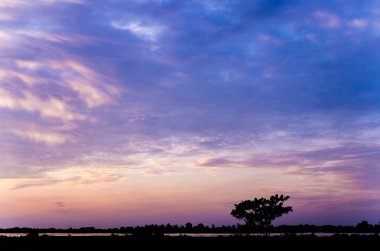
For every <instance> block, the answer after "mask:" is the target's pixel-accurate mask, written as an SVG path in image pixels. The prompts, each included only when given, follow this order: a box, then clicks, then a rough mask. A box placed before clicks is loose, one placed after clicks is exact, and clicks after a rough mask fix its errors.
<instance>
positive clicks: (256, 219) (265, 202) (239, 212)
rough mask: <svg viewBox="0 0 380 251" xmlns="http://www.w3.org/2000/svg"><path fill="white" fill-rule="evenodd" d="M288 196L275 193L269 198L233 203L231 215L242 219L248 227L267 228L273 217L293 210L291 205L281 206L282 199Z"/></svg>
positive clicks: (286, 198) (284, 199)
mask: <svg viewBox="0 0 380 251" xmlns="http://www.w3.org/2000/svg"><path fill="white" fill-rule="evenodd" d="M289 198H290V197H289V196H284V195H280V196H279V195H278V194H276V195H272V196H271V197H270V198H269V199H266V198H260V199H258V198H254V199H253V200H244V201H242V202H240V203H239V204H235V209H233V210H232V211H231V215H232V216H233V217H235V218H237V219H239V220H242V219H243V220H244V221H245V222H246V224H247V226H248V227H263V228H268V227H270V226H271V225H272V221H273V220H274V219H276V218H278V217H280V216H282V215H283V214H287V213H289V212H292V211H293V208H292V207H284V206H283V203H284V201H286V200H288V199H289Z"/></svg>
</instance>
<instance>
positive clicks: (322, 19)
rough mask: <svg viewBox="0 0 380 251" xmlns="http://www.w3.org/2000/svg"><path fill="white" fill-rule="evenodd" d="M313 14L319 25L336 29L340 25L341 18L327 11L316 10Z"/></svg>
mask: <svg viewBox="0 0 380 251" xmlns="http://www.w3.org/2000/svg"><path fill="white" fill-rule="evenodd" d="M314 16H315V17H316V18H317V20H318V22H319V24H320V25H322V26H324V27H326V28H329V29H336V28H339V27H341V25H342V20H341V19H340V18H339V17H338V16H337V15H335V14H334V13H331V12H329V11H324V10H318V11H316V12H314Z"/></svg>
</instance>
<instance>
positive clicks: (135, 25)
mask: <svg viewBox="0 0 380 251" xmlns="http://www.w3.org/2000/svg"><path fill="white" fill-rule="evenodd" d="M379 44H380V1H377V0H365V1H363V0H334V1H325V0H313V1H301V0H255V1H250V0H91V1H90V0H35V1H29V0H0V160H1V161H0V227H3V228H5V227H16V226H19V227H22V226H27V227H60V228H68V227H82V226H95V227H121V226H129V225H143V224H166V223H172V224H184V223H186V222H192V223H193V224H198V223H200V222H202V223H203V224H215V225H221V224H236V223H238V221H237V220H235V219H233V217H232V216H231V215H230V212H231V210H232V209H233V206H234V204H236V203H238V202H240V201H242V200H247V199H253V198H255V197H262V196H263V197H268V196H270V195H273V194H276V193H279V194H284V195H289V196H290V199H289V200H288V201H287V202H286V205H291V206H293V210H294V212H293V213H291V214H288V215H286V216H283V217H282V218H280V219H279V220H277V221H276V222H275V224H319V225H321V224H341V225H355V224H356V223H358V222H359V221H361V220H368V221H369V222H370V223H378V222H379V220H380V215H379V212H380V182H379V181H380V116H379V114H380V82H379V81H380V47H379Z"/></svg>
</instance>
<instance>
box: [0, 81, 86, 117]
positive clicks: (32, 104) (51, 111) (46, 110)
mask: <svg viewBox="0 0 380 251" xmlns="http://www.w3.org/2000/svg"><path fill="white" fill-rule="evenodd" d="M0 108H7V109H10V110H23V111H28V112H38V113H39V114H40V115H41V116H42V117H43V118H55V119H61V120H63V121H73V120H84V119H86V117H85V116H84V115H82V114H79V113H75V112H73V111H71V109H70V108H69V107H68V105H67V104H66V103H65V102H64V101H62V100H60V99H57V98H52V97H50V98H48V99H41V98H40V97H38V96H36V95H34V94H32V93H31V92H29V91H23V92H22V94H21V96H20V97H16V96H14V95H12V94H11V93H10V92H9V91H7V90H4V89H1V88H0Z"/></svg>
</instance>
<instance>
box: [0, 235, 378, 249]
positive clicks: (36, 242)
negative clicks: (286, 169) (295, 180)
mask: <svg viewBox="0 0 380 251" xmlns="http://www.w3.org/2000/svg"><path fill="white" fill-rule="evenodd" d="M379 248H380V237H379V236H333V237H315V236H277V237H252V236H251V237H248V236H233V237H186V236H179V237H133V236H127V237H123V236H109V237H73V236H71V237H70V236H69V237H50V236H40V237H0V250H1V251H37V250H38V251H47V250H49V251H69V250H70V251H76V250H78V251H79V250H80V251H84V250H107V251H108V250H109V251H113V250H145V249H148V250H265V251H270V250H278V251H280V250H281V251H287V250H289V251H290V250H291V251H294V250H311V251H314V250H321V251H322V250H323V251H329V250H333V251H336V250H363V251H364V250H380V249H379Z"/></svg>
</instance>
